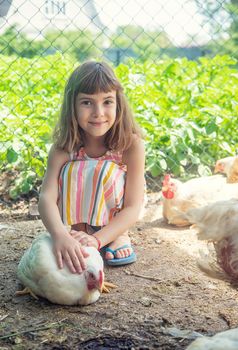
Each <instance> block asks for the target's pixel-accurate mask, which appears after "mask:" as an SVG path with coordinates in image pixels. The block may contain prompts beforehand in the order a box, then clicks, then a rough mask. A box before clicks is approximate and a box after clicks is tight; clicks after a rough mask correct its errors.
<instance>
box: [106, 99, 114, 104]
mask: <svg viewBox="0 0 238 350" xmlns="http://www.w3.org/2000/svg"><path fill="white" fill-rule="evenodd" d="M112 103H113V100H106V101H105V104H106V105H110V104H112Z"/></svg>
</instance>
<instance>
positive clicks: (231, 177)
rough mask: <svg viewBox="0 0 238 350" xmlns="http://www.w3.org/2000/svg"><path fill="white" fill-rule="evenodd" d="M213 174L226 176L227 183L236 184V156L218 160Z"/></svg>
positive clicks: (237, 159)
mask: <svg viewBox="0 0 238 350" xmlns="http://www.w3.org/2000/svg"><path fill="white" fill-rule="evenodd" d="M214 172H215V173H222V174H226V177H227V183H235V182H238V156H234V157H226V158H222V159H219V160H218V161H217V162H216V165H215V169H214Z"/></svg>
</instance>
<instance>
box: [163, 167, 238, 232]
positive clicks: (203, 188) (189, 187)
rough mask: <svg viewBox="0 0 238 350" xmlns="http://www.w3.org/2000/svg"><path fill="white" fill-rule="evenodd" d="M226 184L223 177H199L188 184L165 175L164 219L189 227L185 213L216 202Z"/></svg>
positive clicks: (173, 223)
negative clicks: (215, 199) (215, 198)
mask: <svg viewBox="0 0 238 350" xmlns="http://www.w3.org/2000/svg"><path fill="white" fill-rule="evenodd" d="M225 184H226V179H225V178H224V177H223V176H222V175H215V176H206V177H199V178H195V179H191V180H189V181H187V182H181V181H179V180H177V179H173V178H171V176H170V175H168V174H167V175H165V177H164V180H163V184H162V195H163V217H164V218H165V219H166V220H167V221H168V223H169V224H172V225H176V226H186V225H189V224H190V223H189V221H188V219H187V218H186V217H185V216H184V215H183V213H185V212H186V211H187V210H188V209H190V208H197V207H201V206H204V205H206V204H208V203H210V202H214V197H217V196H218V193H219V191H220V189H221V188H222V187H223V186H224V185H225ZM237 195H238V185H237Z"/></svg>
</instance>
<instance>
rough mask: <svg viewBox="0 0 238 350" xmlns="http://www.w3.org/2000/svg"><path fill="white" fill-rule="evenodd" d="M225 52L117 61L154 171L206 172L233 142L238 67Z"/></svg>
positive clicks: (228, 151) (237, 114) (229, 150)
mask: <svg viewBox="0 0 238 350" xmlns="http://www.w3.org/2000/svg"><path fill="white" fill-rule="evenodd" d="M235 64H236V61H235V60H234V59H231V58H230V57H228V56H223V57H220V56H216V57H214V58H213V59H211V58H206V57H203V58H200V59H199V62H194V61H188V60H187V59H174V60H173V59H166V60H158V61H157V62H156V64H154V63H150V62H145V63H144V64H135V63H132V62H131V64H130V65H129V66H125V65H120V66H119V67H118V68H117V73H118V76H119V77H120V79H121V80H122V83H123V85H124V86H125V88H126V93H127V95H128V97H129V99H130V102H131V104H132V106H133V109H134V111H135V114H136V117H137V121H138V122H139V124H140V125H141V127H142V128H143V129H144V131H145V134H146V148H147V170H149V171H150V172H151V174H152V175H153V176H159V175H162V174H163V173H164V172H172V173H173V174H174V175H176V176H180V177H181V176H182V177H189V176H190V177H191V176H193V175H197V174H199V175H206V174H211V167H212V166H213V165H214V162H215V160H216V159H217V158H219V157H223V156H224V157H225V156H227V155H231V154H235V153H236V149H237V142H238V133H237V122H238V102H237V101H238V72H237V70H236V69H235V68H233V67H232V66H233V65H235Z"/></svg>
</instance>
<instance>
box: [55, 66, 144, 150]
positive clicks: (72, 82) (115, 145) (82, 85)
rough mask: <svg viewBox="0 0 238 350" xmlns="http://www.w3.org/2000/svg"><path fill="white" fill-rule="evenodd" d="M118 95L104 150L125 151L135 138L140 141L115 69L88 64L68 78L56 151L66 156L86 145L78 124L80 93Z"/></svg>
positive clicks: (58, 128) (57, 132) (57, 130)
mask: <svg viewBox="0 0 238 350" xmlns="http://www.w3.org/2000/svg"><path fill="white" fill-rule="evenodd" d="M112 90H115V91H116V103H117V107H116V120H115V123H114V124H113V126H112V127H111V128H110V130H108V132H107V134H106V137H105V146H106V147H107V148H108V149H111V150H120V151H123V150H126V149H128V148H129V147H130V145H131V143H132V140H133V135H138V136H140V137H141V131H140V129H139V127H138V126H137V125H136V122H135V120H134V118H133V115H132V112H131V110H130V108H129V105H128V103H127V100H126V97H125V95H124V93H123V88H122V86H121V84H120V82H119V81H118V79H117V78H116V76H115V74H114V72H113V70H112V68H111V67H110V66H109V65H108V64H107V63H105V62H93V61H89V62H85V63H83V64H82V65H81V66H79V67H78V68H76V69H75V70H74V72H73V73H72V74H71V76H70V77H69V80H68V82H67V84H66V87H65V91H64V98H63V103H62V107H61V114H60V118H59V121H58V123H57V125H56V127H55V130H54V133H53V140H54V144H55V145H56V147H58V148H61V149H64V150H65V151H67V152H72V151H77V150H78V149H79V148H80V147H81V146H82V145H84V131H83V130H82V129H81V128H80V126H79V124H78V120H77V115H76V109H75V100H76V97H77V96H78V94H79V93H85V94H97V93H99V92H105V93H107V92H110V91H112Z"/></svg>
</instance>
